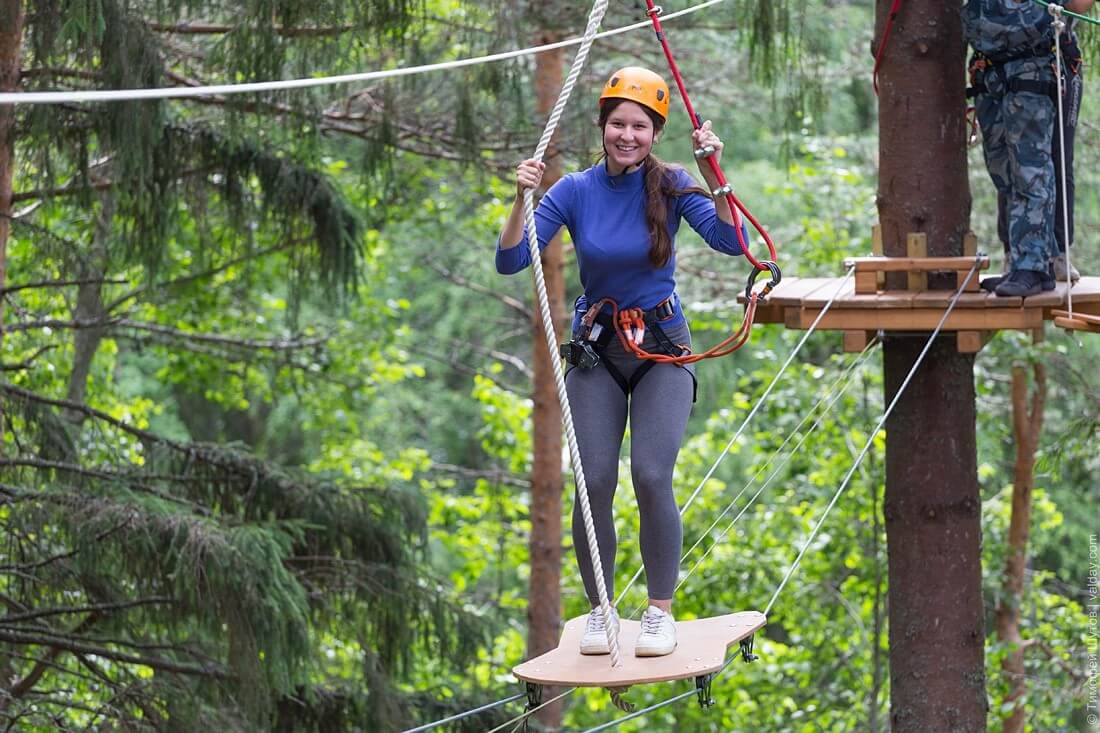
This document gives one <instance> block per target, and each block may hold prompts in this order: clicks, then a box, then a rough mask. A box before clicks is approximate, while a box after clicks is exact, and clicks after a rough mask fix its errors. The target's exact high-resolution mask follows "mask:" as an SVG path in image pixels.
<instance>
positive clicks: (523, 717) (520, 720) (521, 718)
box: [486, 687, 577, 733]
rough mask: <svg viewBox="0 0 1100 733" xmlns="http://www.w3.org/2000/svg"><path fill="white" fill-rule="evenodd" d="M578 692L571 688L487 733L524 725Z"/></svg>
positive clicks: (495, 732)
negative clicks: (541, 712)
mask: <svg viewBox="0 0 1100 733" xmlns="http://www.w3.org/2000/svg"><path fill="white" fill-rule="evenodd" d="M576 691H577V688H576V687H570V688H569V689H568V690H566V691H565V692H563V693H561V694H559V695H555V696H554V697H552V698H550V699H549V700H547V701H546V702H544V703H542V704H541V705H536V706H535V707H533V708H531V709H530V710H524V711H523V712H522V713H520V714H519V715H517V716H516V717H514V718H512V719H511V720H508V721H505V722H504V723H501V724H500V725H498V726H497V727H496V728H493V729H492V730H489V731H486V733H497V732H498V731H502V730H504V729H505V728H507V727H508V726H510V725H511V724H512V723H519V725H522V724H523V721H525V720H527V718H529V717H531V716H532V715H534V714H535V713H537V712H538V711H539V710H542V709H543V708H544V707H546V706H547V705H549V704H550V703H552V702H557V701H558V700H560V699H562V698H563V697H565V696H566V695H570V694H572V693H574V692H576ZM519 725H517V726H516V728H513V730H516V729H518V728H519Z"/></svg>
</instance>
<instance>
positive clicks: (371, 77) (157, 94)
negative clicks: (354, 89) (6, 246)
mask: <svg viewBox="0 0 1100 733" xmlns="http://www.w3.org/2000/svg"><path fill="white" fill-rule="evenodd" d="M721 2H725V0H707V2H703V3H699V4H698V5H693V6H692V7H690V8H685V9H684V10H679V11H677V12H675V13H669V14H668V15H662V16H661V20H662V21H668V20H672V19H673V18H677V17H679V16H681V15H687V14H689V13H694V12H697V11H699V10H703V9H704V8H709V7H710V6H711V5H717V4H718V3H721ZM651 27H653V24H652V22H650V21H649V20H643V21H639V22H637V23H632V24H630V25H625V26H622V27H620V28H615V29H612V30H609V31H604V32H603V33H598V34H596V36H595V38H607V37H609V36H615V35H619V34H620V33H626V32H628V31H633V30H638V29H640V28H651ZM583 42H584V38H583V37H582V38H570V39H568V40H565V41H558V42H556V43H547V44H545V45H542V46H531V47H530V48H521V49H517V50H514V51H503V52H501V53H494V54H489V55H487V56H477V57H474V58H465V59H456V60H454V61H442V62H439V63H435V64H423V65H420V66H406V67H403V68H399V69H385V70H383V71H367V72H361V73H357V74H340V75H338V76H317V77H309V78H305V79H282V80H278V81H258V82H248V83H244V84H212V85H207V86H193V87H160V88H154V89H101V90H94V91H92V90H89V91H68V92H5V93H0V104H70V103H75V102H123V101H134V100H142V99H181V98H187V97H209V96H214V95H221V94H250V93H255V92H274V91H286V90H289V89H307V88H311V87H320V86H332V85H336V84H351V83H354V82H364V81H377V80H379V79H392V78H394V77H398V76H409V75H412V74H423V73H426V72H430V71H445V70H448V69H457V68H460V67H464V66H476V65H478V64H484V63H488V62H491V61H504V60H506V59H512V58H517V57H519V56H530V55H532V54H536V53H542V52H543V51H553V50H554V49H558V48H565V47H567V46H575V45H577V44H579V43H583Z"/></svg>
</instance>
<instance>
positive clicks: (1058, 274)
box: [1050, 252, 1081, 283]
mask: <svg viewBox="0 0 1100 733" xmlns="http://www.w3.org/2000/svg"><path fill="white" fill-rule="evenodd" d="M1050 263H1051V264H1052V265H1054V279H1055V280H1057V281H1058V282H1063V283H1064V282H1065V281H1066V265H1069V279H1070V281H1071V282H1077V281H1078V280H1080V279H1081V273H1079V272H1078V271H1077V268H1076V267H1074V266H1073V264H1072V263H1068V262H1066V253H1065V252H1062V253H1060V254H1057V255H1055V256H1054V257H1052V258H1051V260H1050Z"/></svg>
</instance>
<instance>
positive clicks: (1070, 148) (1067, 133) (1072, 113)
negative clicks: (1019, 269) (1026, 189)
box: [997, 18, 1085, 282]
mask: <svg viewBox="0 0 1100 733" xmlns="http://www.w3.org/2000/svg"><path fill="white" fill-rule="evenodd" d="M1079 22H1080V21H1079V20H1077V19H1076V18H1070V19H1069V20H1068V21H1067V23H1066V25H1067V28H1066V30H1065V31H1064V32H1063V33H1062V39H1061V46H1062V78H1063V83H1062V135H1061V138H1060V137H1059V135H1058V128H1057V127H1055V128H1054V131H1053V134H1052V135H1051V138H1052V140H1051V149H1050V154H1051V156H1052V157H1053V160H1054V191H1055V197H1054V239H1055V241H1057V243H1058V253H1057V254H1056V255H1055V256H1054V259H1053V260H1051V263H1052V264H1053V266H1054V279H1055V280H1058V281H1066V280H1072V281H1073V282H1077V281H1078V280H1080V279H1081V273H1079V272H1078V271H1077V268H1076V267H1073V266H1072V265H1071V264H1070V263H1069V259H1068V258H1067V257H1066V247H1067V243H1066V239H1067V234H1068V239H1069V243H1068V246H1070V247H1072V246H1073V234H1074V225H1073V212H1074V208H1075V204H1076V190H1077V186H1076V181H1075V178H1074V175H1073V153H1074V142H1075V140H1076V137H1077V116H1078V115H1079V114H1080V112H1081V97H1082V95H1083V93H1084V86H1085V85H1084V66H1085V63H1084V58H1083V57H1082V54H1081V45H1080V43H1079V41H1078V39H1077V34H1076V32H1075V29H1076V25H1077V23H1079ZM1055 109H1057V108H1055ZM1062 139H1064V140H1065V145H1066V152H1065V154H1064V155H1063V154H1062V148H1061V140H1062ZM1063 161H1065V166H1066V174H1065V179H1064V180H1065V188H1064V189H1063V187H1062V181H1063V178H1062V170H1061V166H1062V162H1063ZM1063 198H1064V199H1065V211H1064V212H1063V208H1062V199H1063ZM1063 214H1064V215H1065V217H1066V218H1065V219H1063ZM1067 230H1068V232H1067ZM997 238H998V239H1000V240H1001V244H1002V245H1003V246H1004V252H1005V262H1010V261H1011V260H1010V257H1009V255H1010V250H1009V248H1008V241H1009V240H1008V201H1007V199H1006V198H1005V196H1004V194H1001V193H998V196H997Z"/></svg>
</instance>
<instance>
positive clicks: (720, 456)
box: [615, 265, 855, 605]
mask: <svg viewBox="0 0 1100 733" xmlns="http://www.w3.org/2000/svg"><path fill="white" fill-rule="evenodd" d="M853 272H855V266H854V265H853V266H851V267H849V268H848V272H847V274H846V275H845V276H844V278H843V279H842V280H841V282H840V285H839V286H838V287H837V289H836V292H834V293H833V296H832V297H831V298H829V301H828V302H827V303H825V307H824V308H822V309H821V312H820V313H819V314H818V315H817V318H815V319H814V321H813V323H811V324H810V327H809V328H808V329H807V330H806V333H805V334H803V336H802V338H801V339H800V340H799V342H798V344H797V345H795V347H794V349H793V350H792V351H791V353H790V355H789V356H787V360H786V361H785V362H783V366H781V367H780V368H779V371H778V372H776V373H775V376H774V377H772V381H771V383H770V384H769V385H768V388H767V389H765V390H764V394H762V395H761V396H760V399H758V400H756V402H755V404H754V405H753V406H752V409H751V410H750V411H749V414H748V416H746V417H745V419H744V421H743V422H742V423H741V427H739V428H737V432H735V433H734V434H733V437H732V438H730V439H729V442H727V443H726V447H725V448H723V449H722V452H721V453H719V454H718V458H717V459H715V461H714V463H713V464H712V465H711V467H710V469H709V470H708V471H707V473H706V475H705V476H703V479H702V480H701V481H700V482H699V485H698V486H696V487H695V491H693V492H691V496H689V497H688V499H687V501H686V502H684V505H683V507H681V508H680V516H681V517H682V516H684V513H685V512H687V510H688V507H690V506H691V505H692V504H693V503H694V502H695V499H696V498H697V497H698V496H699V492H701V491H702V490H703V487H704V486H706V484H707V482H708V481H710V477H711V476H713V475H714V472H715V471H717V470H718V466H719V465H720V464H721V463H722V461H723V460H724V459H725V457H726V456H727V455H729V452H730V450H731V449H732V448H733V444H734V443H736V442H737V439H738V438H740V437H741V434H742V433H744V432H745V428H746V427H748V424H749V422H751V421H752V419H753V417H755V416H756V413H757V412H759V411H760V408H761V407H763V406H764V403H765V402H766V401H767V399H768V397H769V396H770V395H771V393H772V390H773V389H775V385H776V384H778V383H779V380H780V378H781V377H782V376H783V373H784V372H786V371H787V367H789V366H790V365H791V362H792V361H794V358H795V357H796V356H797V355H798V352H799V351H801V350H802V347H803V345H805V343H806V341H807V340H809V338H810V336H811V335H812V334H813V332H814V331H815V330H816V329H817V324H818V323H820V322H821V319H822V318H824V317H825V314H826V313H828V312H829V309H830V308H831V307H832V306H833V301H835V300H836V299H837V297H839V295H840V293H841V291H842V290H843V289H844V286H845V285H846V284H847V282H848V279H849V278H851V277H852V273H853ZM685 557H686V555H685ZM680 559H681V560H683V557H681V558H680ZM642 570H643V568H642V567H639V568H638V569H637V571H635V573H634V576H633V577H632V578H631V579H630V582H628V583H627V584H626V587H625V588H623V589H622V591H621V592H620V593H619V597H618V598H617V599H616V600H615V605H619V604H620V603H622V601H623V598H625V597H626V592H627V591H628V590H630V588H631V587H632V586H633V585H634V583H635V582H636V581H637V580H638V578H640V577H641V575H642Z"/></svg>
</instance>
